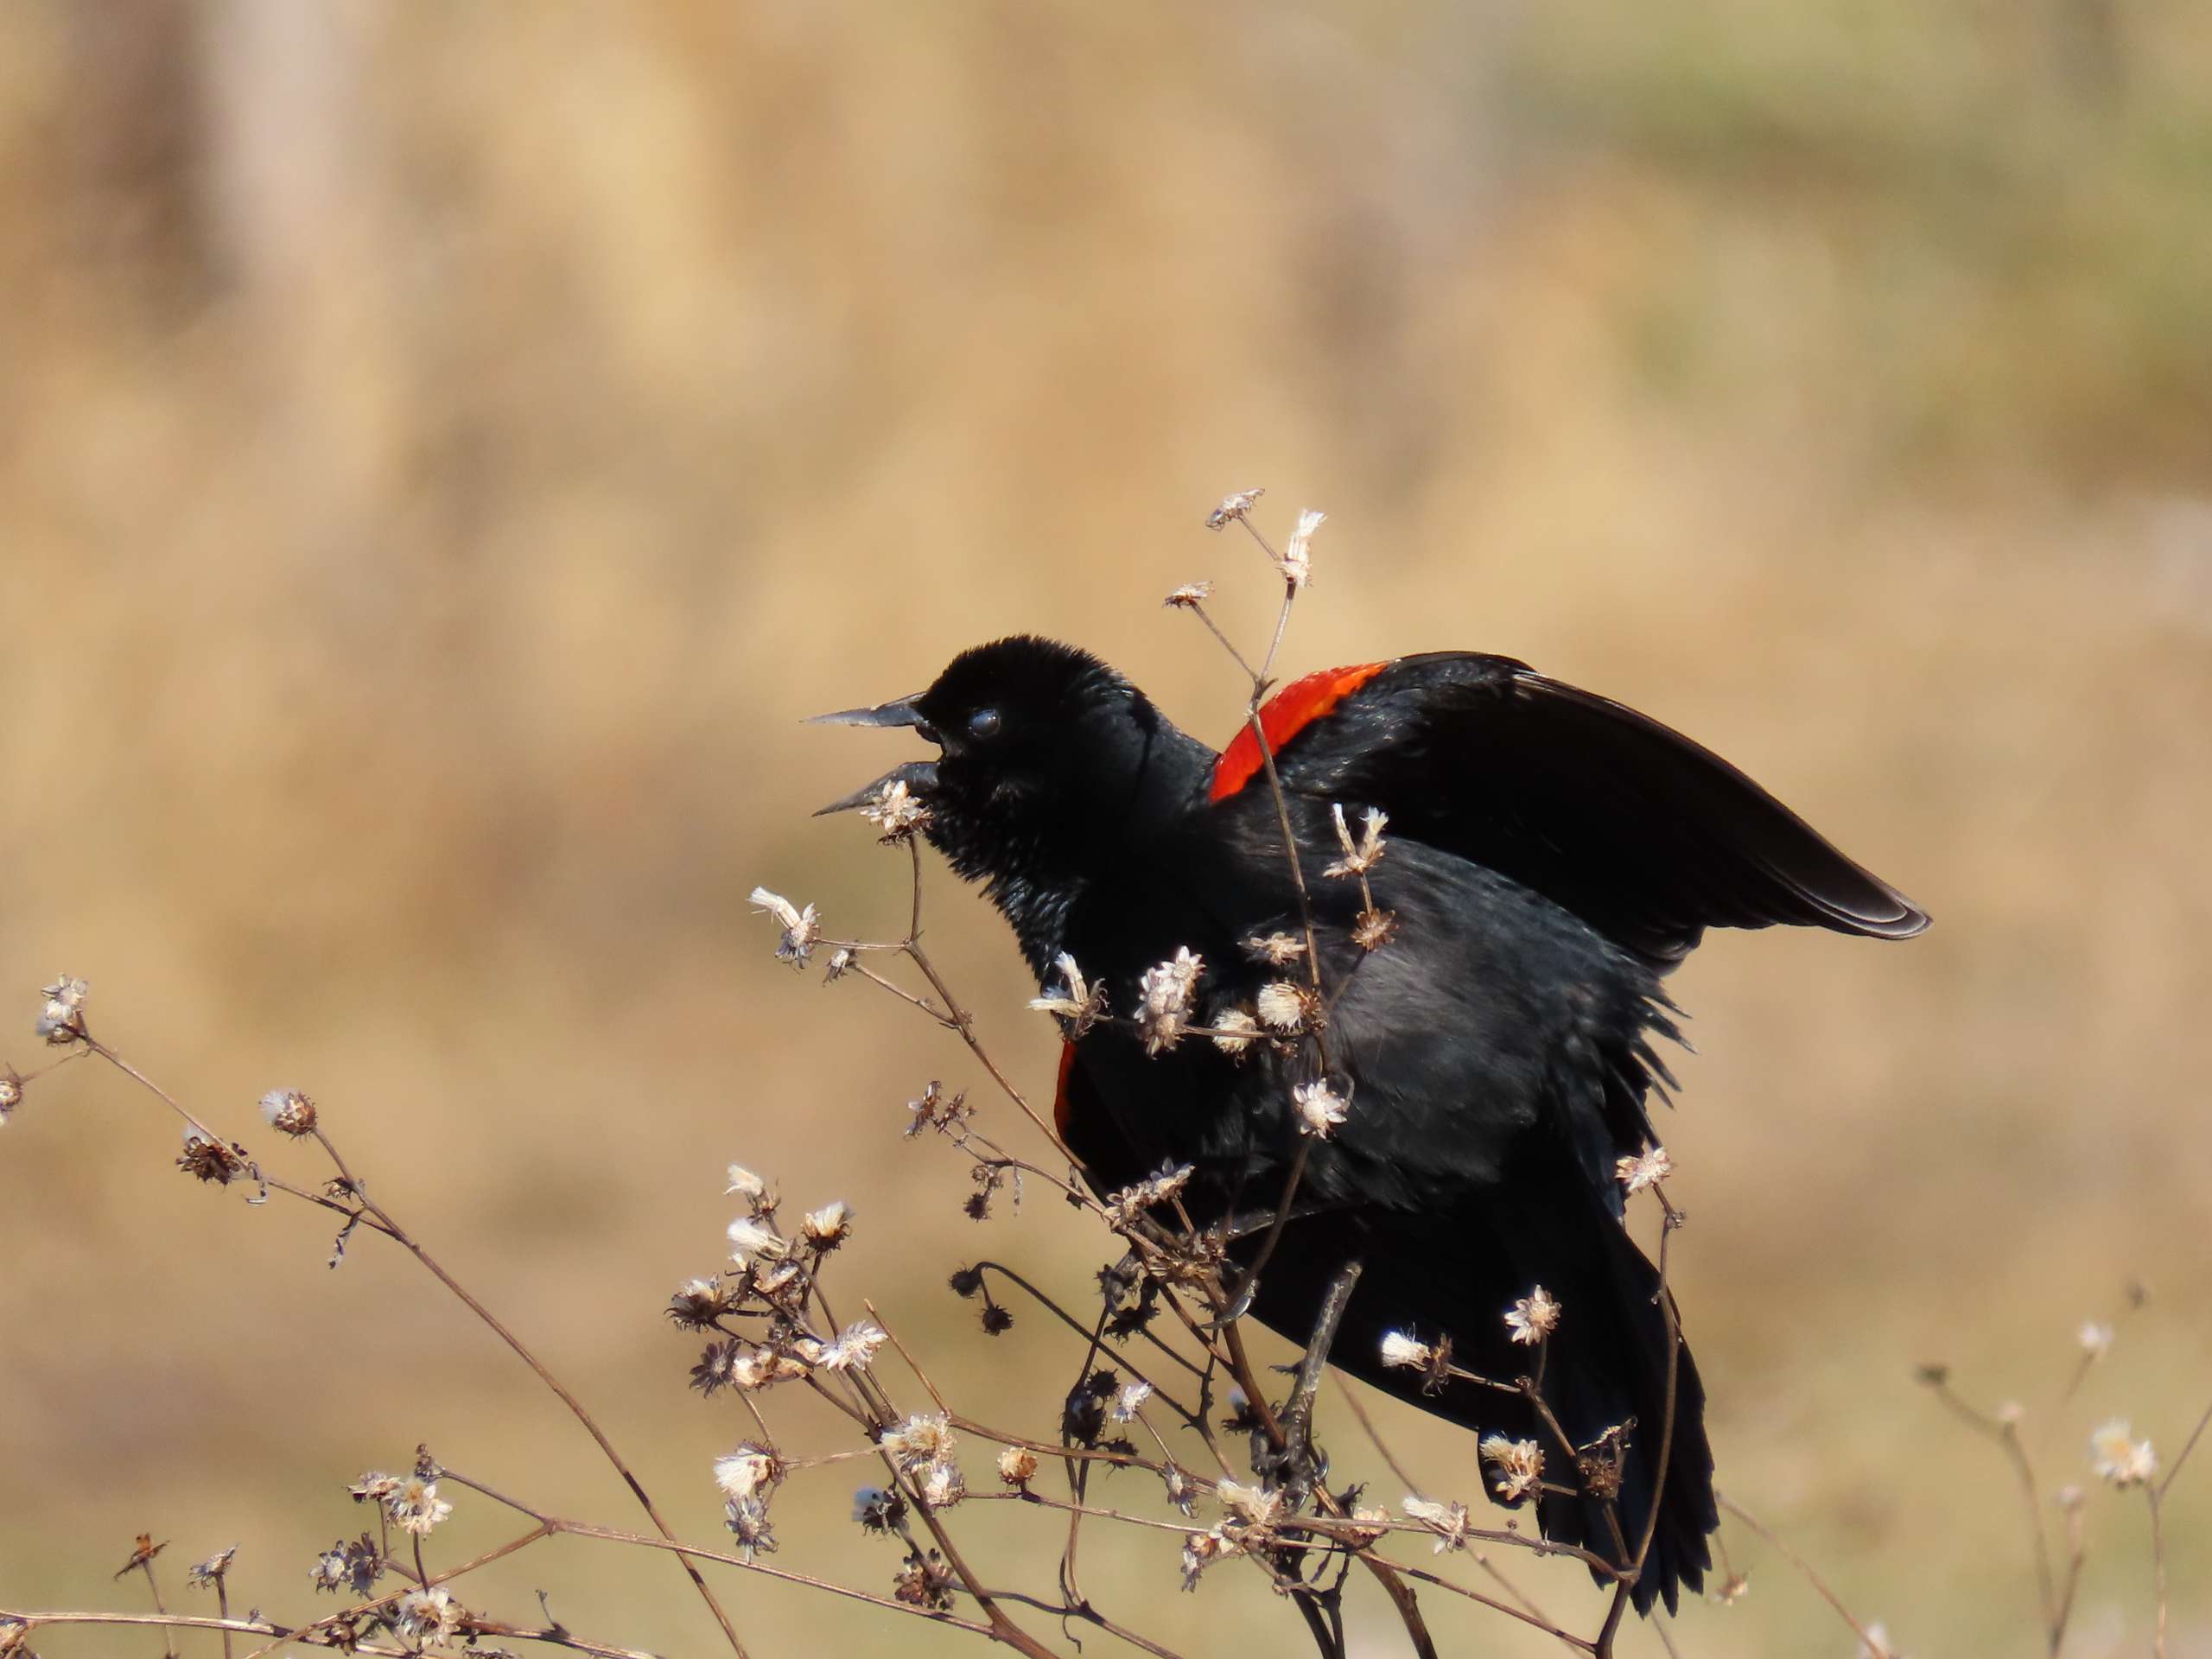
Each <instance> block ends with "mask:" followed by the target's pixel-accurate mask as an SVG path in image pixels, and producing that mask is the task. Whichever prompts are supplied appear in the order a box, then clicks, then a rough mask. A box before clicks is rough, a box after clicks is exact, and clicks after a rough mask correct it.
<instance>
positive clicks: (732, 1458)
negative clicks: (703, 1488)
mask: <svg viewBox="0 0 2212 1659" xmlns="http://www.w3.org/2000/svg"><path fill="white" fill-rule="evenodd" d="M785 1472H786V1470H785V1465H784V1460H783V1459H781V1458H779V1457H778V1456H777V1455H776V1453H775V1452H774V1450H773V1449H772V1447H769V1446H759V1445H756V1444H754V1443H753V1441H751V1440H747V1441H744V1442H742V1443H741V1445H740V1446H738V1448H737V1450H736V1451H734V1452H728V1453H726V1454H725V1455H723V1456H721V1457H719V1458H716V1459H715V1485H717V1486H719V1487H721V1489H722V1496H723V1497H726V1498H730V1499H733V1500H734V1499H741V1498H749V1497H753V1496H754V1495H755V1494H756V1493H760V1492H762V1491H766V1490H767V1489H769V1488H771V1487H772V1486H774V1485H775V1484H776V1483H777V1482H778V1481H779V1480H781V1479H782V1478H784V1476H785Z"/></svg>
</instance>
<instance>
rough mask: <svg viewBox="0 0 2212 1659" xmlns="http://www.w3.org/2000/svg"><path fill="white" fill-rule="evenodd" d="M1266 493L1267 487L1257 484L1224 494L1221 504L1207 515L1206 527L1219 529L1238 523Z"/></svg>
mask: <svg viewBox="0 0 2212 1659" xmlns="http://www.w3.org/2000/svg"><path fill="white" fill-rule="evenodd" d="M1266 493H1267V490H1266V489H1265V487H1263V486H1255V487H1254V488H1252V489H1249V490H1237V491H1236V492H1234V493H1231V494H1229V495H1224V496H1223V497H1222V498H1221V505H1219V506H1217V507H1216V508H1215V509H1214V510H1213V511H1212V512H1210V513H1208V514H1207V515H1206V528H1207V529H1208V530H1219V529H1221V528H1223V527H1224V525H1228V524H1235V523H1236V522H1237V520H1239V519H1240V518H1243V517H1244V515H1245V514H1246V513H1248V512H1251V511H1252V504H1253V503H1254V502H1255V501H1257V500H1258V499H1260V498H1261V497H1262V496H1263V495H1265V494H1266Z"/></svg>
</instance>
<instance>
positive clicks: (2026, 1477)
mask: <svg viewBox="0 0 2212 1659" xmlns="http://www.w3.org/2000/svg"><path fill="white" fill-rule="evenodd" d="M2077 1380H2078V1377H2077ZM1928 1386H1929V1388H1930V1389H1933V1390H1934V1391H1935V1395H1936V1399H1937V1400H1938V1401H1940V1402H1942V1405H1943V1407H1944V1408H1945V1409H1946V1410H1948V1411H1949V1412H1950V1413H1951V1414H1952V1415H1953V1416H1955V1417H1956V1418H1957V1419H1958V1420H1959V1421H1961V1422H1962V1423H1964V1424H1966V1426H1967V1427H1969V1428H1971V1429H1973V1430H1974V1433H1977V1434H1980V1435H1981V1436H1982V1437H1983V1438H1984V1439H1986V1440H1993V1441H1995V1442H1996V1444H1997V1445H1998V1446H1999V1447H2000V1448H2001V1449H2002V1450H2003V1452H2004V1453H2005V1461H2006V1462H2007V1463H2009V1464H2010V1465H2012V1473H2013V1477H2014V1478H2015V1479H2016V1480H2017V1481H2018V1483H2019V1487H2020V1503H2021V1507H2022V1508H2023V1509H2024V1510H2025V1511H2026V1513H2027V1519H2028V1537H2029V1545H2030V1548H2031V1551H2032V1553H2033V1559H2034V1560H2035V1567H2036V1599H2037V1605H2038V1606H2039V1607H2040V1608H2041V1609H2042V1610H2043V1623H2044V1630H2045V1631H2046V1632H2047V1633H2048V1634H2049V1636H2050V1641H2051V1643H2053V1648H2052V1650H2053V1651H2054V1652H2055V1651H2056V1642H2057V1639H2058V1634H2059V1632H2060V1630H2063V1628H2064V1626H2063V1618H2062V1614H2061V1611H2060V1607H2061V1599H2060V1595H2059V1592H2058V1588H2057V1585H2056V1581H2055V1580H2054V1579H2053V1577H2052V1574H2051V1570H2050V1544H2049V1543H2048V1541H2046V1539H2045V1536H2044V1526H2043V1505H2042V1503H2041V1501H2040V1500H2039V1499H2038V1498H2037V1495H2036V1475H2035V1469H2034V1466H2033V1465H2031V1463H2030V1462H2029V1461H2028V1448H2027V1446H2026V1445H2025V1444H2024V1442H2023V1441H2022V1440H2021V1439H2020V1431H2019V1427H2018V1425H2017V1424H2014V1423H2011V1422H2007V1421H2005V1419H2003V1418H2001V1417H1993V1416H1991V1415H1989V1414H1987V1413H1986V1412H1982V1411H1978V1410H1976V1409H1975V1408H1974V1407H1973V1406H1971V1405H1969V1404H1968V1403H1967V1402H1966V1400H1965V1399H1963V1398H1962V1397H1961V1395H1959V1393H1958V1392H1957V1391H1956V1390H1955V1389H1953V1388H1952V1387H1951V1385H1950V1383H1948V1382H1947V1381H1931V1382H1930V1383H1929V1384H1928ZM2067 1392H2068V1393H2069V1395H2070V1394H2071V1393H2072V1392H2073V1390H2072V1389H2070V1388H2069V1389H2068V1390H2067Z"/></svg>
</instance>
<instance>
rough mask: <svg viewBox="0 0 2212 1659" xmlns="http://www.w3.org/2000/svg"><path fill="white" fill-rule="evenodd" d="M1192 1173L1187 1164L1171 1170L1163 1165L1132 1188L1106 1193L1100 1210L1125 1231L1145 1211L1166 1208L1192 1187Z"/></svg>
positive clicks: (1126, 1187) (1127, 1187) (1190, 1167)
mask: <svg viewBox="0 0 2212 1659" xmlns="http://www.w3.org/2000/svg"><path fill="white" fill-rule="evenodd" d="M1192 1173H1194V1172H1193V1170H1192V1166H1190V1165H1189V1164H1184V1165H1181V1166H1179V1167H1176V1168H1173V1169H1171V1168H1169V1167H1168V1166H1166V1165H1165V1164H1163V1165H1161V1166H1160V1168H1158V1169H1157V1170H1154V1172H1153V1173H1151V1174H1150V1175H1148V1176H1147V1177H1146V1178H1145V1179H1143V1180H1141V1181H1139V1182H1138V1183H1137V1184H1136V1185H1135V1186H1125V1187H1123V1188H1122V1190H1121V1191H1120V1192H1109V1193H1108V1194H1107V1195H1106V1198H1105V1200H1104V1205H1103V1207H1104V1209H1105V1211H1106V1212H1107V1214H1108V1215H1109V1216H1110V1217H1113V1219H1114V1220H1116V1221H1117V1222H1119V1223H1120V1224H1122V1226H1124V1227H1127V1226H1130V1225H1132V1224H1135V1221H1136V1219H1137V1217H1140V1216H1141V1215H1143V1214H1144V1213H1145V1212H1146V1211H1147V1210H1151V1209H1153V1208H1154V1207H1155V1206H1157V1205H1163V1204H1166V1202H1167V1201H1168V1200H1169V1199H1171V1198H1174V1197H1175V1196H1176V1195H1177V1194H1178V1193H1179V1192H1182V1190H1183V1189H1184V1188H1185V1187H1186V1186H1188V1185H1190V1184H1191V1176H1192Z"/></svg>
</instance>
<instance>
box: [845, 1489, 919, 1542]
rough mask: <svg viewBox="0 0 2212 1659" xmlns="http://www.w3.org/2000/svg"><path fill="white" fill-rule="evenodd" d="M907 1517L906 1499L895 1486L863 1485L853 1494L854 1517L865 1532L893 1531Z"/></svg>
mask: <svg viewBox="0 0 2212 1659" xmlns="http://www.w3.org/2000/svg"><path fill="white" fill-rule="evenodd" d="M853 1519H854V1520H855V1521H857V1522H860V1523H861V1531H863V1532H892V1531H895V1530H896V1529H898V1527H899V1523H900V1522H903V1521H905V1520H906V1499H905V1498H904V1497H901V1496H900V1495H899V1492H898V1491H897V1490H896V1489H895V1488H889V1489H887V1488H885V1487H881V1486H863V1487H861V1489H860V1490H859V1491H856V1492H855V1493H854V1494H853Z"/></svg>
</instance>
